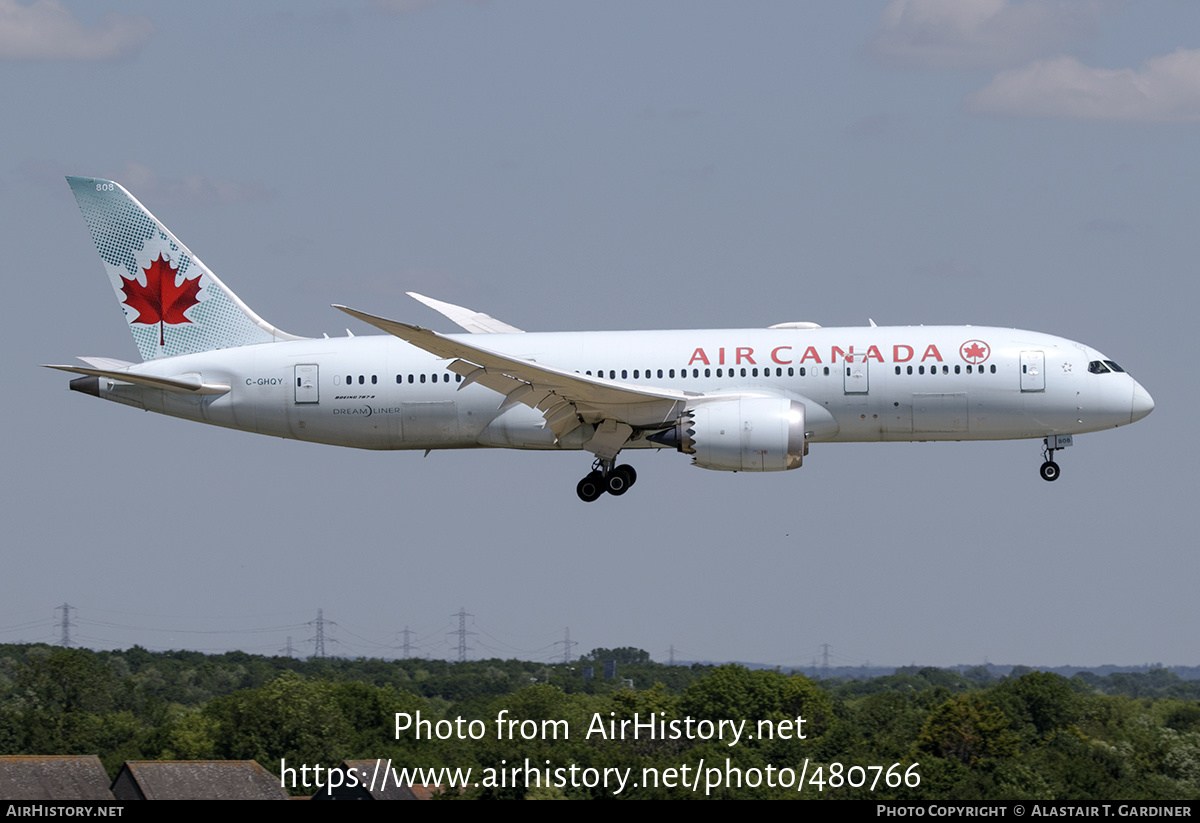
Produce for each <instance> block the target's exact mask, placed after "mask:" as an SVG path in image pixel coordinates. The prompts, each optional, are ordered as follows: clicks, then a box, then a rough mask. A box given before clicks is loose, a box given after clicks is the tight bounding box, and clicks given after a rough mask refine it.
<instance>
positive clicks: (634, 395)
mask: <svg viewBox="0 0 1200 823" xmlns="http://www.w3.org/2000/svg"><path fill="white" fill-rule="evenodd" d="M334 308H335V309H339V310H341V311H344V312H345V313H346V314H348V315H350V316H351V317H356V318H358V319H359V320H361V321H363V322H364V323H368V324H370V325H372V326H374V327H375V328H377V329H381V330H382V331H385V332H387V333H388V334H391V335H394V336H396V337H399V338H400V339H401V340H403V341H405V342H407V343H411V344H412V345H414V346H416V347H417V348H420V349H424V350H425V351H427V352H429V353H430V354H433V355H436V356H438V357H442V358H445V359H447V360H453V361H454V362H452V363H451V364H450V365H449V369H450V371H452V372H454V373H455V374H459V375H462V377H463V382H462V383H461V384H460V385H459V388H460V389H462V388H466V387H467V386H469V385H470V384H471V383H479V384H480V385H482V386H486V387H487V388H489V389H491V390H492V391H495V392H497V393H499V394H501V395H503V400H502V401H501V403H500V408H504V407H505V406H510V405H512V404H513V403H522V404H524V405H526V406H529V407H530V408H534V409H537V410H538V411H540V412H542V416H543V417H544V418H545V419H546V425H547V426H549V427H550V429H551V431H553V432H554V436H555V437H556V438H559V439H561V438H562V437H563V436H564V435H565V434H567V433H568V432H570V431H571V430H573V429H575V428H576V427H578V426H580V425H582V424H583V423H594V424H597V425H598V426H600V425H601V424H605V421H612V422H611V423H609V424H607V428H608V429H611V428H612V424H613V423H615V424H625V425H626V426H628V427H630V430H632V429H635V428H661V427H662V426H665V425H668V424H669V423H671V422H672V421H674V419H675V418H676V417H677V416H678V415H679V414H680V413H681V411H682V410H683V408H684V406H685V405H686V404H687V402H688V401H689V399H692V398H695V397H697V396H698V395H696V394H693V393H691V392H683V391H676V390H674V389H663V388H648V387H644V386H633V385H629V384H627V383H617V382H614V381H611V380H604V379H603V378H596V377H591V376H589V375H583V374H579V373H577V372H573V371H566V370H563V369H556V368H554V367H553V366H547V365H545V364H542V363H536V362H534V361H532V360H523V359H521V358H519V357H512V356H510V355H507V354H501V353H500V352H495V351H491V350H490V349H485V348H481V347H479V346H475V345H472V344H469V343H465V342H463V341H461V340H456V339H452V338H449V337H446V336H445V335H441V334H438V333H437V332H435V331H431V330H429V329H423V328H421V327H420V326H413V325H410V324H408V323H401V322H399V321H396V320H387V319H385V318H382V317H376V316H374V315H371V314H367V313H366V312H361V311H357V310H356V309H351V308H348V307H346V306H338V305H335V306H334ZM614 436H615V435H614ZM618 448H619V446H618Z"/></svg>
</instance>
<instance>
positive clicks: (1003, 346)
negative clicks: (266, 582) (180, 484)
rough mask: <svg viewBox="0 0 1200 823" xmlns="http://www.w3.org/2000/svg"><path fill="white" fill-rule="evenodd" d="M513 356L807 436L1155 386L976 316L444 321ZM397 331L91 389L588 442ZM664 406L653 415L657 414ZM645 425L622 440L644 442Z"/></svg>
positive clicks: (855, 438)
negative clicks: (525, 326)
mask: <svg viewBox="0 0 1200 823" xmlns="http://www.w3.org/2000/svg"><path fill="white" fill-rule="evenodd" d="M450 337H451V338H454V337H460V338H461V339H463V340H469V341H470V342H471V343H473V344H476V345H485V346H486V347H487V348H488V349H491V350H494V351H496V352H500V353H503V354H506V355H509V356H511V357H516V358H522V359H528V360H533V361H536V362H537V363H539V364H542V365H546V366H553V367H557V368H559V369H564V370H570V371H574V372H578V373H580V374H586V375H592V376H594V377H599V378H603V379H604V380H607V381H611V382H613V383H618V384H624V385H627V386H631V387H637V388H641V389H653V388H667V389H674V390H678V391H685V392H689V393H692V392H694V393H696V394H702V393H706V394H710V395H711V393H724V392H731V393H737V392H757V391H761V392H764V393H767V394H770V395H780V396H785V397H792V398H794V399H798V400H800V401H801V402H803V403H805V405H806V407H807V410H808V411H807V423H806V428H807V429H808V435H809V436H808V439H809V440H811V441H812V442H822V441H824V442H865V441H877V440H998V439H1010V438H1041V437H1046V436H1048V435H1056V434H1078V433H1082V432H1091V431H1098V430H1100V429H1106V428H1112V427H1115V426H1120V425H1124V424H1128V423H1131V422H1133V421H1134V420H1137V419H1140V417H1143V416H1145V415H1146V414H1148V413H1149V411H1150V409H1152V408H1153V402H1152V401H1151V400H1150V398H1149V395H1148V394H1146V392H1145V391H1144V390H1143V389H1142V388H1141V386H1139V385H1138V384H1137V382H1136V381H1135V380H1133V378H1131V377H1130V376H1129V375H1128V374H1125V373H1123V372H1120V371H1114V370H1111V369H1107V367H1105V370H1104V371H1102V372H1101V373H1094V372H1093V371H1089V366H1090V365H1091V364H1094V363H1096V362H1097V361H1099V362H1102V363H1111V361H1108V360H1107V359H1106V358H1105V357H1104V355H1102V354H1100V353H1099V352H1097V351H1095V350H1094V349H1091V348H1089V347H1088V346H1085V345H1082V344H1080V343H1076V342H1073V341H1071V340H1066V339H1063V338H1061V337H1054V336H1051V335H1047V334H1041V333H1038V332H1030V331H1021V330H1018V329H1000V328H987V327H972V326H943V327H932V326H909V327H878V328H877V327H862V328H859V327H853V328H850V327H846V328H817V329H729V330H691V331H689V330H681V331H628V332H560V333H524V334H492V335H483V336H481V335H451V336H450ZM448 362H449V361H447V360H443V359H438V358H436V357H435V356H433V355H431V354H429V353H427V352H425V351H423V350H422V349H419V348H416V347H414V346H412V345H409V344H408V343H405V342H403V341H401V340H399V339H396V338H394V337H391V336H367V337H349V338H337V339H329V338H326V339H308V340H295V341H290V342H280V343H263V344H257V345H250V346H243V347H240V348H230V349H220V350H215V351H208V352H202V353H198V354H187V355H181V356H177V357H167V358H160V359H156V360H150V361H147V362H145V363H140V364H138V365H136V366H133V367H131V368H130V369H129V371H130V372H131V373H135V374H143V375H153V376H159V377H181V376H199V377H200V378H201V380H202V381H204V382H205V383H220V384H227V385H228V386H229V387H230V389H229V391H228V392H227V393H223V394H208V395H188V394H185V393H180V392H177V391H175V392H173V391H163V390H159V389H154V388H149V387H146V386H142V385H132V384H127V383H122V382H120V381H115V380H111V379H104V378H101V379H100V380H99V393H100V396H102V397H105V398H107V399H111V400H116V401H118V402H123V403H128V404H129V405H133V406H137V407H140V408H145V409H147V410H149V411H155V412H160V413H163V414H168V415H172V416H175V417H182V418H186V419H189V420H196V421H200V422H204V423H211V424H213V425H218V426H226V427H229V428H235V429H241V430H243V431H250V432H257V433H259V434H266V435H272V436H276V437H288V438H295V439H298V440H307V441H313V442H318V443H329V444H334V445H339V446H351V447H355V448H364V449H447V448H473V447H508V448H524V449H556V448H575V449H577V448H583V447H584V444H585V443H586V441H587V439H588V438H589V437H590V434H591V432H590V427H583V428H580V429H576V430H575V431H574V432H572V433H571V434H569V435H567V436H565V437H564V438H563V439H562V440H561V441H557V442H556V440H555V438H554V436H553V434H552V433H551V432H550V430H549V429H548V428H546V427H545V425H544V424H545V421H544V420H543V417H542V414H541V412H539V411H537V410H535V409H532V408H530V407H528V406H525V405H522V404H520V403H515V404H513V405H509V406H508V407H507V408H503V409H501V408H499V406H500V401H501V400H502V396H501V395H499V394H497V393H496V392H495V391H492V390H490V389H487V388H484V387H483V386H480V385H468V386H466V387H465V388H464V389H463V390H462V391H459V390H458V389H459V384H460V381H461V378H460V377H458V375H456V374H454V373H452V372H450V371H449V370H448V369H447V368H446V367H447V365H448ZM672 422H673V421H671V420H663V421H662V425H663V426H664V427H665V426H667V425H669V424H671V423H672ZM651 429H652V427H649V426H647V427H646V428H645V430H643V431H639V432H638V433H637V434H636V435H635V436H634V437H633V438H631V440H630V441H629V443H628V444H627V445H626V448H653V447H658V446H657V444H655V443H652V442H649V441H647V440H646V439H645V435H646V434H647V433H651Z"/></svg>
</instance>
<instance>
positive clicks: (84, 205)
mask: <svg viewBox="0 0 1200 823" xmlns="http://www.w3.org/2000/svg"><path fill="white" fill-rule="evenodd" d="M67 183H69V184H70V186H71V191H72V192H73V193H74V195H75V200H76V202H77V203H79V209H80V211H82V212H83V219H84V220H85V221H87V225H88V230H89V231H90V232H91V234H92V240H93V241H95V243H96V250H97V251H98V252H100V258H101V259H102V260H103V261H104V268H105V270H106V271H107V272H108V279H109V282H110V283H111V284H112V287H113V290H114V291H115V292H116V294H117V302H118V303H120V304H121V308H122V310H123V311H124V312H125V322H126V323H128V324H129V330H130V331H131V332H132V333H133V339H134V341H135V342H136V343H137V347H138V351H139V352H140V353H141V355H142V359H143V360H153V359H155V358H158V357H172V356H174V355H178V354H192V353H195V352H203V351H211V350H213V349H228V348H233V347H234V346H248V345H251V344H254V343H271V342H275V341H279V340H300V339H302V338H299V337H296V336H295V335H291V334H288V333H287V332H284V331H280V330H279V329H277V328H275V327H274V326H272V325H271V324H270V323H268V322H267V321H265V320H263V319H262V318H261V317H259V316H258V315H257V314H255V313H254V311H253V310H252V309H251V308H250V307H249V306H247V305H246V304H245V303H243V302H242V301H241V300H240V299H239V298H238V296H237V295H236V294H234V293H233V292H232V291H230V290H229V288H228V287H227V286H226V285H225V284H224V283H222V282H221V281H220V280H218V279H217V277H216V275H214V274H213V273H212V272H211V271H209V269H208V267H207V266H205V265H204V264H203V263H201V262H200V259H199V258H198V257H196V256H195V255H194V254H192V253H191V251H189V250H188V248H187V246H185V245H183V243H181V242H179V240H178V239H177V238H176V237H175V235H173V234H171V232H170V231H168V230H167V227H166V226H164V225H163V224H162V223H160V222H159V221H158V219H157V218H156V217H155V216H154V215H153V214H151V213H150V212H149V211H148V210H147V209H146V207H145V206H143V205H142V204H141V203H139V202H138V201H137V199H136V198H134V196H133V195H132V194H130V193H129V192H128V191H126V190H125V189H124V188H123V187H122V186H121V185H120V184H119V183H114V182H113V181H111V180H101V179H98V178H94V177H68V178H67Z"/></svg>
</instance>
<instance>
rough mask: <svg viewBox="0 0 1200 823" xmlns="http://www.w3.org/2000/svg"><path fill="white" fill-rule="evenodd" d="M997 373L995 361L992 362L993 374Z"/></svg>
mask: <svg viewBox="0 0 1200 823" xmlns="http://www.w3.org/2000/svg"><path fill="white" fill-rule="evenodd" d="M995 373H996V364H995V363H993V364H992V374H995Z"/></svg>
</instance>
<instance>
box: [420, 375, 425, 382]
mask: <svg viewBox="0 0 1200 823" xmlns="http://www.w3.org/2000/svg"><path fill="white" fill-rule="evenodd" d="M421 382H422V383H424V382H425V375H421Z"/></svg>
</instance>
